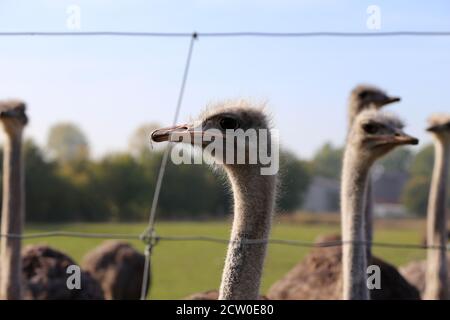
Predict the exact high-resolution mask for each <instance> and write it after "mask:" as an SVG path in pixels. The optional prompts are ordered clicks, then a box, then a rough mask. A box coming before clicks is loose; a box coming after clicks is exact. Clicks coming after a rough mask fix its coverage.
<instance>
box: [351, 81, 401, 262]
mask: <svg viewBox="0 0 450 320" xmlns="http://www.w3.org/2000/svg"><path fill="white" fill-rule="evenodd" d="M398 101H400V98H399V97H391V96H389V95H387V94H386V93H385V92H384V91H382V90H381V89H379V88H377V87H374V86H369V85H359V86H357V87H356V88H354V89H353V90H352V92H351V94H350V99H349V107H348V118H349V120H348V123H349V130H350V128H351V126H352V125H353V121H354V120H355V117H356V116H357V115H358V114H359V113H360V112H361V111H364V110H370V109H376V110H378V109H381V108H382V107H384V106H386V105H388V104H391V103H394V102H398ZM364 216H365V217H364V220H365V233H366V239H367V242H368V243H372V241H373V186H372V179H371V177H369V178H368V182H367V186H366V204H365V208H364ZM366 250H367V259H368V260H369V259H370V257H371V255H372V248H371V246H370V245H369V246H367V248H366Z"/></svg>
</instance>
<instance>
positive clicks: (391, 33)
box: [0, 31, 450, 38]
mask: <svg viewBox="0 0 450 320" xmlns="http://www.w3.org/2000/svg"><path fill="white" fill-rule="evenodd" d="M193 34H196V35H197V37H270V38H302V37H403V36H407V37H410V36H413V37H448V36H450V31H387V32H378V31H374V32H334V31H313V32H260V31H237V32H132V31H82V32H81V31H80V32H73V31H68V32H47V31H3V32H0V36H3V37H20V36H44V37H47V36H48V37H66V36H69V37H86V36H87V37H92V36H107V37H167V38H183V37H192V35H193Z"/></svg>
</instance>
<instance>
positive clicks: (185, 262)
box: [25, 221, 424, 299]
mask: <svg viewBox="0 0 450 320" xmlns="http://www.w3.org/2000/svg"><path fill="white" fill-rule="evenodd" d="M144 229H145V224H125V223H121V224H109V223H102V224H101V223H98V224H93V223H90V224H87V223H79V224H53V225H29V226H27V228H26V232H27V233H31V232H43V231H52V230H65V231H82V232H99V233H131V234H140V233H141V232H142V231H143V230H144ZM229 229H230V225H229V223H228V222H225V221H224V222H158V224H157V233H158V234H159V235H161V236H169V235H173V236H175V235H176V236H181V235H204V236H214V237H222V238H227V237H228V236H229ZM338 231H339V225H338V224H336V223H298V222H292V221H290V222H288V221H284V222H276V223H275V225H274V228H273V232H272V237H273V238H280V239H281V238H282V239H293V240H304V241H313V240H314V239H315V238H316V236H318V235H320V234H329V233H336V232H338ZM421 236H422V232H421V230H418V228H417V226H416V225H415V226H414V227H411V226H409V225H408V224H405V225H401V226H399V225H398V224H396V225H395V226H388V227H386V226H383V228H377V230H376V236H375V237H376V239H375V240H376V241H383V242H398V243H419V242H420V240H421ZM102 241H104V240H98V239H80V238H45V239H32V240H26V241H25V243H26V244H30V243H40V244H48V245H50V246H53V247H55V248H58V249H61V250H63V251H64V252H66V253H67V254H69V255H70V256H71V257H72V258H74V259H75V260H76V261H77V262H81V260H82V258H83V255H84V254H85V253H86V252H87V251H89V250H90V249H91V248H93V247H95V246H97V245H99V244H100V243H101V242H102ZM132 243H133V245H135V246H136V248H138V249H139V250H141V251H142V250H143V248H144V246H143V244H142V243H141V242H140V241H132ZM225 250H226V245H225V244H218V243H209V242H199V241H187V242H170V241H166V242H164V241H161V242H160V243H159V244H158V245H157V246H156V247H155V249H154V255H153V261H152V266H153V280H152V281H153V285H152V288H151V293H150V295H151V299H180V298H183V297H185V296H187V295H189V294H190V293H194V292H199V291H204V290H209V289H215V288H218V286H219V282H220V276H221V269H222V266H223V261H224V257H225ZM308 251H309V249H308V248H300V247H294V246H286V245H279V244H272V245H271V246H270V247H269V253H268V256H267V262H266V267H265V271H264V277H263V284H262V289H263V292H265V290H267V289H268V288H269V287H270V285H271V284H272V283H273V282H274V281H276V280H277V279H279V278H280V277H281V276H283V274H285V273H286V272H287V271H288V270H289V269H290V268H292V267H293V266H294V265H295V264H296V263H297V262H298V261H300V260H301V259H302V258H303V256H304V255H305V254H306V253H307V252H308ZM374 252H375V254H376V255H378V256H380V257H382V258H384V259H385V260H387V261H389V262H391V263H393V264H395V265H401V264H404V263H406V262H408V261H410V260H413V259H418V258H423V257H424V252H423V251H422V250H411V249H390V248H375V250H374Z"/></svg>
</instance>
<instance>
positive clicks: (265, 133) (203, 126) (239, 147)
mask: <svg viewBox="0 0 450 320" xmlns="http://www.w3.org/2000/svg"><path fill="white" fill-rule="evenodd" d="M270 129H271V125H270V120H269V116H268V114H267V112H266V108H265V105H264V104H263V105H260V104H252V103H250V102H249V101H246V100H228V101H225V102H221V103H217V104H214V105H210V106H209V107H207V108H206V110H205V111H204V112H202V113H201V115H200V116H199V117H198V118H197V119H195V120H193V121H190V122H189V123H186V124H183V125H177V126H174V127H169V128H163V129H158V130H155V131H154V132H153V133H152V135H151V138H152V140H153V141H155V142H161V141H172V142H182V143H187V144H191V145H194V146H196V147H200V148H202V149H203V152H204V153H206V155H208V156H210V157H212V158H213V159H214V160H216V161H217V163H220V164H223V165H224V166H225V167H235V168H236V167H239V166H240V167H242V166H249V165H256V166H261V162H260V161H259V160H260V159H259V155H260V153H259V152H258V151H259V150H258V148H261V147H263V148H266V150H267V153H268V154H270V153H271V147H272V146H273V144H272V140H273V139H272V135H271V131H270ZM251 137H253V138H255V139H251ZM196 139H198V140H197V141H196ZM218 141H220V142H218ZM198 142H199V143H198ZM213 142H215V143H216V144H215V146H216V147H217V148H215V150H214V151H212V149H211V145H212V143H213ZM252 151H254V154H256V156H258V159H257V163H252V162H251V161H250V158H251V154H252ZM255 151H256V152H255ZM231 152H233V153H232V154H231ZM239 152H243V153H244V154H245V162H244V163H242V162H239V160H238V158H239ZM230 155H233V162H232V163H230V162H229V161H228V160H229V159H231V157H230V158H228V156H230ZM249 161H250V162H249ZM262 166H264V165H262Z"/></svg>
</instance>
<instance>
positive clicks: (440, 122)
mask: <svg viewBox="0 0 450 320" xmlns="http://www.w3.org/2000/svg"><path fill="white" fill-rule="evenodd" d="M428 131H429V132H431V133H432V135H433V138H434V150H435V160H434V169H433V177H432V180H431V190H430V195H429V200H428V213H427V245H429V246H436V247H439V248H438V249H437V248H429V249H428V250H427V267H426V277H425V279H426V280H425V293H424V298H425V299H433V300H437V299H441V300H447V299H449V298H450V297H449V288H448V270H447V260H446V254H447V251H446V245H447V217H446V206H447V177H448V170H449V164H450V115H436V116H433V117H432V118H431V119H430V127H429V128H428Z"/></svg>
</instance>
